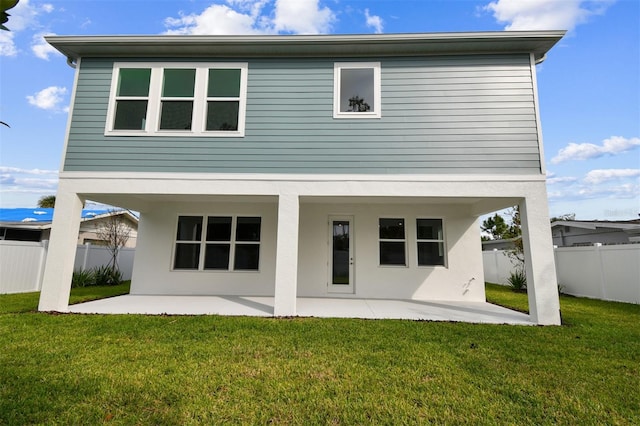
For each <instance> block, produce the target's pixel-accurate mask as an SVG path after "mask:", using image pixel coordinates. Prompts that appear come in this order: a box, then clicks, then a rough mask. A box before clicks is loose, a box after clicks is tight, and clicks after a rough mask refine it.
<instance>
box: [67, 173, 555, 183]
mask: <svg viewBox="0 0 640 426" xmlns="http://www.w3.org/2000/svg"><path fill="white" fill-rule="evenodd" d="M60 179H68V180H82V179H108V180H110V179H132V180H187V181H193V180H215V181H222V180H224V181H262V182H545V181H546V176H544V175H542V174H539V175H502V174H500V175H497V174H496V175H470V174H437V175H433V174H406V175H397V174H396V175H386V174H384V175H375V174H366V175H365V174H326V175H324V174H323V175H319V174H286V173H164V172H151V173H148V172H77V171H66V172H61V173H60Z"/></svg>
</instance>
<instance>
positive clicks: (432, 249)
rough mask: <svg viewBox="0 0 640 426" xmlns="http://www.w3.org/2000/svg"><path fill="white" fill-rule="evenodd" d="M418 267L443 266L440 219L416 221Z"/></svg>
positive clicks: (442, 236) (442, 239)
mask: <svg viewBox="0 0 640 426" xmlns="http://www.w3.org/2000/svg"><path fill="white" fill-rule="evenodd" d="M416 234H417V235H416V240H417V244H418V266H439V265H442V266H444V233H443V230H442V219H416Z"/></svg>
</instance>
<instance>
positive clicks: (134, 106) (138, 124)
mask: <svg viewBox="0 0 640 426" xmlns="http://www.w3.org/2000/svg"><path fill="white" fill-rule="evenodd" d="M146 123H147V101H129V100H118V101H116V117H115V119H114V122H113V129H114V130H144V129H145V126H146Z"/></svg>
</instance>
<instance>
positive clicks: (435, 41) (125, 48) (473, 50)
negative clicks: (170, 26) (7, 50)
mask: <svg viewBox="0 0 640 426" xmlns="http://www.w3.org/2000/svg"><path fill="white" fill-rule="evenodd" d="M564 34H565V31H490V32H489V31H488V32H455V33H453V32H451V33H416V34H366V35H259V36H256V35H241V36H228V35H227V36H221V35H146V36H143V35H118V36H46V37H45V39H46V40H47V42H49V44H51V45H52V46H53V47H55V48H56V49H58V50H59V51H60V52H61V53H62V54H64V55H65V56H66V57H67V58H68V59H69V60H70V61H76V60H78V58H81V57H114V56H116V57H156V58H157V57H168V56H170V57H213V56H218V57H221V56H223V57H226V58H238V57H291V56H295V57H367V56H376V57H377V56H424V55H452V54H454V55H457V54H496V53H533V54H534V55H535V59H536V60H543V59H544V57H545V55H546V53H547V51H549V49H551V48H552V47H553V46H554V45H555V44H556V43H557V42H558V41H559V40H560V39H561V38H562V37H563V36H564Z"/></svg>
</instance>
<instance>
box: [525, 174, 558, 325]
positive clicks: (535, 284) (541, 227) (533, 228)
mask: <svg viewBox="0 0 640 426" xmlns="http://www.w3.org/2000/svg"><path fill="white" fill-rule="evenodd" d="M541 185H544V183H541ZM520 221H521V225H522V243H523V248H524V258H525V269H526V274H527V293H528V296H529V315H530V317H531V320H532V321H534V322H536V323H537V324H540V325H560V300H559V298H558V281H557V277H556V264H555V260H554V254H553V239H552V237H551V225H550V222H549V209H548V206H547V194H546V189H545V188H544V186H542V188H541V190H540V191H536V194H535V195H534V196H528V197H526V198H525V199H524V200H523V201H522V202H521V203H520Z"/></svg>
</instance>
